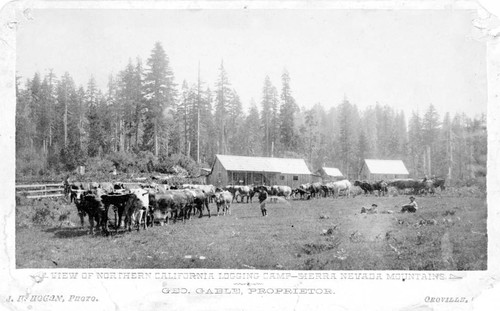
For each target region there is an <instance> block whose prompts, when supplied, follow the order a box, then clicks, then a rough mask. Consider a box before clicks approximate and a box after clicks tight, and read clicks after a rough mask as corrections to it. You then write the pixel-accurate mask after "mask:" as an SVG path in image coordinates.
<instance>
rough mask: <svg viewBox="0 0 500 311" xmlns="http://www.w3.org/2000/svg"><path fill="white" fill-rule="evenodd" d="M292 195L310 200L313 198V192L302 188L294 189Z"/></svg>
mask: <svg viewBox="0 0 500 311" xmlns="http://www.w3.org/2000/svg"><path fill="white" fill-rule="evenodd" d="M292 196H293V197H294V198H297V196H299V198H300V199H304V198H305V199H306V200H309V199H310V198H311V193H310V192H309V191H306V190H304V189H302V188H295V189H293V190H292Z"/></svg>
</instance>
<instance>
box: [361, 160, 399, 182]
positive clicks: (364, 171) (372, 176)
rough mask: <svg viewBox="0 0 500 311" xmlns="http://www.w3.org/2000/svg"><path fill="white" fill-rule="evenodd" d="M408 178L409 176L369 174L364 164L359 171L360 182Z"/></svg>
mask: <svg viewBox="0 0 500 311" xmlns="http://www.w3.org/2000/svg"><path fill="white" fill-rule="evenodd" d="M404 178H409V175H395V174H371V173H370V171H369V170H368V167H367V166H366V164H363V168H362V169H361V173H360V179H361V180H370V181H376V180H391V179H404Z"/></svg>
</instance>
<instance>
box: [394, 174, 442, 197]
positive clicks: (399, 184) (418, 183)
mask: <svg viewBox="0 0 500 311" xmlns="http://www.w3.org/2000/svg"><path fill="white" fill-rule="evenodd" d="M387 185H388V186H391V187H395V188H396V189H398V190H401V191H403V192H406V191H407V190H408V189H410V191H411V193H414V194H418V193H420V192H421V191H424V190H430V189H431V188H432V186H433V185H432V181H430V180H426V179H425V178H424V179H423V180H416V179H396V180H393V181H390V182H388V183H387Z"/></svg>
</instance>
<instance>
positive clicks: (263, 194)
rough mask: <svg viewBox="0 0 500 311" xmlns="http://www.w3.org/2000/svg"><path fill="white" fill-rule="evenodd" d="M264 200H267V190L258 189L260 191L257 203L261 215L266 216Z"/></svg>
mask: <svg viewBox="0 0 500 311" xmlns="http://www.w3.org/2000/svg"><path fill="white" fill-rule="evenodd" d="M266 200H267V192H266V190H264V189H260V192H259V203H260V211H261V212H262V216H267V210H266Z"/></svg>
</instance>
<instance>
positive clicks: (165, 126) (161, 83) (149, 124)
mask: <svg viewBox="0 0 500 311" xmlns="http://www.w3.org/2000/svg"><path fill="white" fill-rule="evenodd" d="M147 65H148V71H147V74H146V78H145V95H144V97H145V99H146V109H147V110H146V113H145V126H144V134H143V147H144V148H145V149H146V150H149V151H152V152H154V154H155V156H158V155H159V153H160V150H162V149H163V151H164V152H165V153H168V145H169V141H170V134H171V132H172V129H174V120H173V118H165V114H171V113H172V111H175V98H176V91H175V84H174V74H173V72H172V69H171V68H170V64H169V59H168V57H167V55H166V53H165V51H164V49H163V47H162V45H161V44H160V43H159V42H156V43H155V47H154V48H153V50H152V52H151V56H150V57H149V59H148V61H147Z"/></svg>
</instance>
